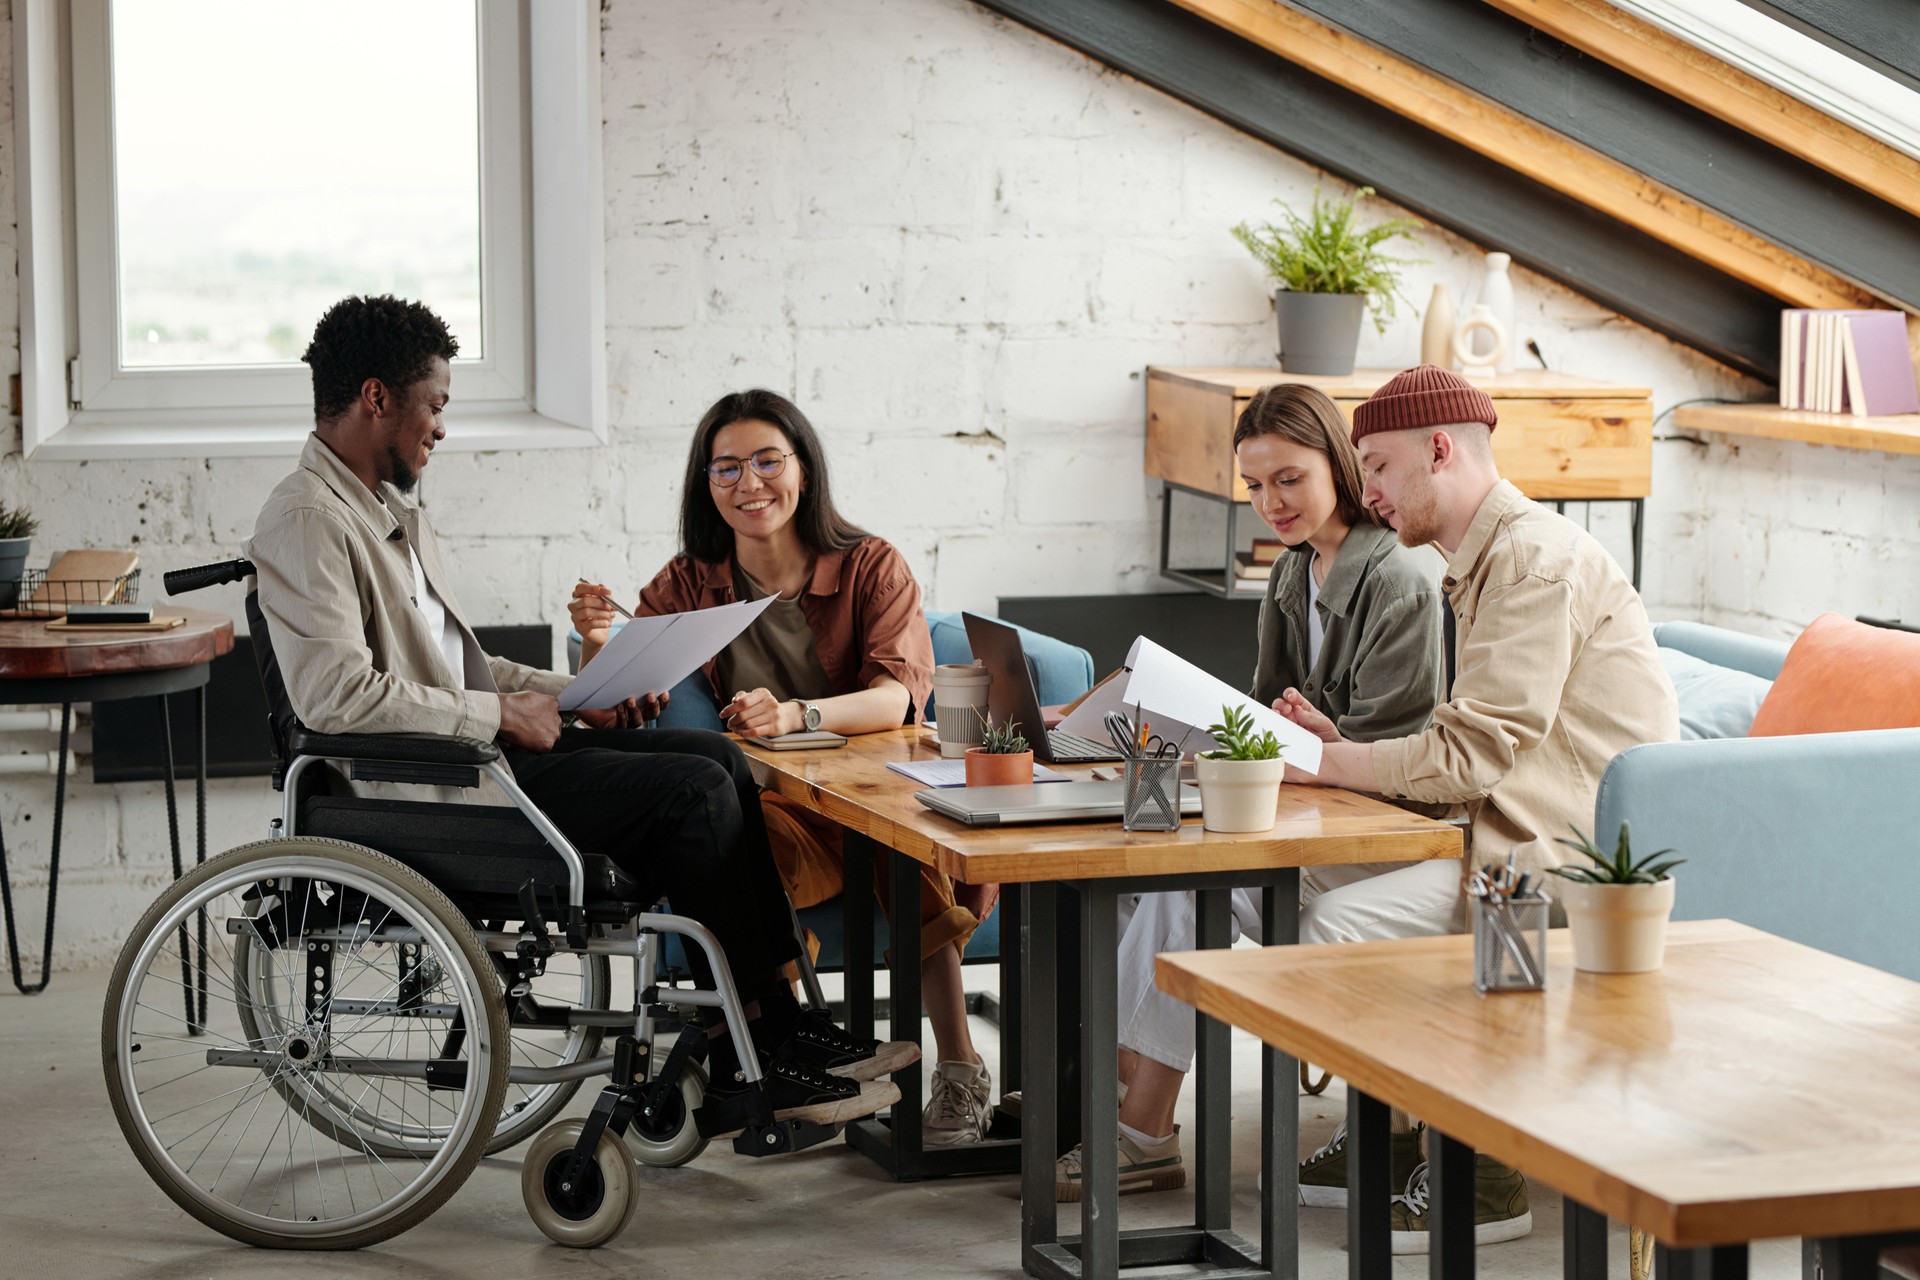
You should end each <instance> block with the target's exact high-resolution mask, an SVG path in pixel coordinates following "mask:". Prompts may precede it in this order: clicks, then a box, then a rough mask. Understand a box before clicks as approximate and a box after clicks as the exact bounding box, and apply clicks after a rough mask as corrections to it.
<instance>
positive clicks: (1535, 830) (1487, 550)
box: [1281, 365, 1680, 1253]
mask: <svg viewBox="0 0 1920 1280" xmlns="http://www.w3.org/2000/svg"><path fill="white" fill-rule="evenodd" d="M1498 423H1499V416H1498V415H1497V414H1496V413H1495V412H1494V409H1493V400H1492V399H1491V398H1490V397H1489V396H1488V395H1487V393H1486V392H1484V391H1482V390H1480V389H1479V388H1478V387H1475V386H1474V385H1473V384H1472V383H1470V382H1467V381H1466V380H1465V379H1463V378H1460V377H1457V376H1455V375H1454V374H1451V373H1449V372H1447V371H1446V370H1444V369H1440V368H1438V367H1436V366H1434V365H1421V366H1420V367H1418V368H1416V369H1409V370H1407V371H1406V372H1404V373H1401V374H1399V375H1397V376H1396V377H1394V378H1393V379H1392V380H1391V381H1389V382H1388V383H1387V384H1386V385H1385V386H1383V387H1381V388H1380V389H1379V390H1378V391H1376V392H1374V394H1373V396H1372V397H1371V398H1370V399H1368V400H1367V401H1366V403H1364V404H1362V405H1360V406H1359V407H1358V408H1357V409H1355V410H1354V414H1353V443H1354V445H1355V447H1356V448H1357V449H1358V450H1359V452H1360V469H1361V474H1362V476H1363V477H1364V478H1365V481H1366V492H1365V497H1366V502H1367V505H1368V506H1370V507H1372V508H1373V509H1374V510H1375V511H1378V512H1379V513H1380V515H1381V516H1382V517H1384V518H1385V519H1386V521H1387V523H1388V524H1389V525H1391V526H1392V527H1393V530H1394V532H1395V533H1397V534H1398V535H1399V536H1400V541H1401V542H1403V543H1405V544H1406V545H1408V546H1414V547H1417V546H1421V545H1424V544H1426V543H1432V544H1433V545H1434V546H1436V547H1437V548H1439V550H1440V551H1441V553H1442V554H1444V555H1445V556H1446V557H1447V568H1446V577H1445V578H1444V579H1443V580H1442V583H1441V586H1442V587H1443V589H1444V590H1445V591H1446V594H1447V600H1448V604H1449V606H1450V607H1451V609H1452V612H1453V617H1454V621H1455V624H1456V635H1455V643H1454V658H1455V667H1454V677H1453V685H1452V689H1451V692H1450V693H1449V696H1448V701H1446V702H1444V703H1442V704H1441V705H1440V706H1439V707H1437V708H1435V709H1434V713H1433V720H1432V723H1431V724H1430V725H1429V727H1428V728H1427V729H1426V730H1425V731H1423V732H1421V733H1417V734H1414V735H1412V736H1410V737H1405V738H1391V739H1387V740H1385V741H1381V742H1374V743H1355V742H1347V741H1345V740H1343V739H1342V738H1341V737H1340V735H1339V732H1338V731H1337V730H1336V729H1335V728H1334V726H1333V723H1332V722H1331V721H1329V720H1328V719H1327V718H1326V717H1325V716H1323V715H1322V714H1320V712H1319V711H1318V710H1316V709H1315V708H1314V707H1313V705H1312V704H1311V703H1309V702H1308V701H1307V700H1306V699H1305V698H1304V697H1302V696H1301V695H1300V693H1299V692H1298V691H1297V690H1294V689H1289V690H1287V691H1286V694H1285V695H1284V702H1283V703H1282V705H1281V710H1282V711H1284V712H1285V713H1286V714H1287V715H1288V716H1289V717H1290V718H1291V719H1293V720H1294V721H1296V722H1297V723H1299V724H1300V725H1302V726H1304V727H1305V728H1307V729H1309V730H1310V731H1312V732H1313V733H1315V734H1316V735H1318V736H1319V737H1320V738H1321V739H1322V740H1323V741H1325V742H1326V743H1327V746H1326V749H1325V753H1324V755H1323V756H1322V758H1321V765H1320V772H1319V775H1318V776H1317V778H1315V779H1312V780H1313V781H1318V782H1321V783H1324V784H1326V785H1328V786H1336V787H1345V788H1348V789H1349V790H1354V791H1370V792H1375V793H1378V794H1380V795H1386V796H1394V797H1399V798H1402V799H1407V800H1417V801H1426V802H1452V803H1460V804H1464V805H1466V807H1467V814H1468V817H1469V819H1470V822H1471V825H1470V827H1469V829H1468V833H1467V836H1468V839H1467V866H1469V867H1471V866H1474V865H1478V864H1482V863H1486V862H1494V861H1498V862H1505V861H1506V860H1507V859H1508V858H1509V857H1512V858H1513V859H1514V861H1515V862H1516V864H1517V865H1518V866H1519V868H1520V869H1521V870H1522V871H1529V872H1532V873H1534V874H1535V875H1536V876H1537V875H1540V874H1542V873H1544V872H1545V871H1546V870H1547V868H1549V867H1553V866H1557V865H1559V864H1560V863H1561V862H1563V861H1566V859H1567V857H1568V856H1570V855H1568V853H1567V851H1566V850H1565V849H1564V848H1563V847H1561V846H1559V845H1557V844H1555V840H1556V839H1557V838H1558V837H1560V836H1564V835H1567V834H1569V832H1570V829H1571V828H1572V827H1574V826H1579V827H1580V828H1582V829H1585V828H1586V827H1587V826H1588V825H1589V824H1590V823H1591V822H1592V821H1593V805H1594V794H1595V791H1596V790H1597V789H1598V787H1599V784H1600V775H1601V773H1603V772H1604V771H1605V770H1606V767H1607V763H1608V762H1609V761H1611V760H1612V759H1613V757H1614V756H1616V755H1618V754H1619V753H1620V752H1622V751H1624V750H1626V749H1627V748H1628V747H1631V746H1636V745H1638V744H1639V743H1643V742H1662V741H1671V740H1673V739H1676V738H1678V737H1679V736H1680V723H1679V712H1678V708H1677V707H1676V705H1675V703H1674V695H1673V686H1672V684H1671V683H1670V682H1669V681H1668V680H1667V676H1666V673H1665V671H1664V670H1663V669H1662V668H1661V666H1660V659H1659V656H1658V654H1657V653H1656V651H1655V648H1654V642H1653V628H1652V626H1651V625H1650V624H1649V622H1648V620H1647V613H1646V609H1645V608H1644V607H1642V605H1641V603H1640V596H1639V593H1637V592H1636V591H1635V590H1634V589H1633V585H1632V583H1630V582H1629V581H1628V580H1627V576H1626V575H1625V574H1624V573H1622V572H1621V570H1620V566H1619V565H1618V564H1616V563H1615V562H1614V560H1613V557H1612V556H1610V555H1608V554H1607V552H1606V550H1605V549H1604V548H1602V547H1601V545H1600V544H1599V543H1598V542H1597V541H1595V540H1594V538H1593V537H1592V535H1590V534H1589V533H1587V531H1586V530H1584V529H1582V528H1581V527H1580V526H1579V525H1577V524H1574V523H1573V522H1572V521H1571V520H1568V519H1566V518H1565V517H1564V516H1561V515H1558V514H1556V513H1555V512H1552V511H1549V510H1547V509H1546V508H1545V507H1542V506H1540V505H1539V504H1537V503H1535V502H1533V501H1531V500H1530V499H1528V498H1527V497H1526V496H1524V495H1523V494H1522V493H1521V492H1520V491H1519V490H1518V489H1516V488H1515V487H1514V486H1513V485H1512V484H1510V483H1509V482H1507V481H1505V480H1502V479H1501V478H1500V472H1499V469H1498V467H1496V466H1495V464H1494V458H1493V446H1492V433H1493V430H1494V428H1495V426H1497V425H1498ZM1288 772H1289V774H1292V773H1293V770H1289V771H1288ZM1289 780H1290V781H1291V780H1293V779H1292V778H1290V779H1289ZM1301 780H1306V779H1305V778H1304V776H1303V777H1302V779H1301ZM1595 834H1596V836H1599V837H1600V838H1603V839H1604V838H1606V837H1605V835H1604V833H1595ZM1356 870H1358V869H1356ZM1405 875H1406V873H1405V872H1404V871H1396V870H1391V869H1390V870H1387V871H1385V872H1384V873H1382V874H1380V875H1378V876H1377V877H1376V878H1375V879H1374V882H1373V884H1372V885H1370V886H1367V889H1363V890H1361V892H1362V894H1363V895H1364V896H1367V897H1369V898H1371V897H1373V896H1375V895H1376V894H1377V896H1378V898H1379V899H1380V900H1381V901H1383V902H1391V901H1392V900H1393V899H1395V898H1396V897H1404V896H1405V895H1404V894H1397V893H1396V892H1395V881H1396V880H1397V879H1404V878H1405ZM1408 887H1409V888H1412V887H1413V886H1412V885H1411V883H1409V886H1408ZM1356 889H1360V884H1359V883H1356V884H1354V885H1352V886H1349V887H1348V888H1346V889H1345V890H1343V891H1342V892H1343V893H1346V894H1352V893H1353V892H1354V891H1355V890H1356ZM1369 891H1371V892H1369ZM1423 892H1424V890H1423ZM1451 896H1452V897H1453V898H1454V899H1455V902H1456V905H1457V903H1458V900H1459V895H1458V893H1457V891H1453V892H1452V893H1451ZM1421 905H1424V906H1426V907H1428V908H1429V909H1431V908H1432V907H1433V906H1434V905H1436V904H1421ZM1406 907H1407V904H1406V903H1404V902H1402V903H1397V904H1396V905H1395V907H1394V909H1395V910H1396V911H1397V912H1398V913H1400V914H1404V913H1405V910H1406ZM1456 927H1458V925H1457V918H1456ZM1425 1175H1426V1167H1425V1166H1424V1165H1422V1166H1420V1167H1419V1168H1418V1169H1417V1170H1416V1171H1415V1173H1414V1175H1413V1178H1412V1179H1411V1180H1410V1181H1409V1182H1408V1184H1407V1187H1406V1190H1405V1191H1404V1192H1403V1193H1402V1194H1400V1195H1398V1196H1396V1197H1395V1199H1394V1205H1393V1218H1394V1224H1393V1225H1394V1251H1395V1252H1396V1253H1403V1252H1405V1253H1424V1252H1425V1251H1426V1238H1427V1235H1426V1227H1427V1223H1426V1206H1427V1196H1426V1176H1425ZM1475 1182H1476V1189H1477V1191H1478V1193H1479V1194H1477V1195H1476V1197H1475V1199H1476V1202H1477V1203H1476V1217H1477V1222H1476V1226H1475V1236H1476V1238H1477V1239H1478V1240H1479V1241H1480V1242H1482V1243H1486V1242H1489V1241H1492V1240H1505V1239H1512V1238H1513V1237H1515V1236H1517V1235H1524V1234H1525V1233H1526V1231H1527V1229H1528V1228H1529V1227H1530V1226H1531V1217H1530V1215H1528V1213H1527V1207H1526V1184H1525V1182H1524V1181H1523V1180H1522V1179H1521V1178H1520V1176H1519V1174H1518V1173H1516V1172H1514V1171H1513V1170H1511V1169H1507V1168H1505V1167H1504V1166H1500V1165H1497V1164H1495V1163H1494V1162H1493V1161H1491V1160H1488V1159H1487V1158H1486V1157H1484V1156H1482V1157H1480V1158H1479V1162H1478V1166H1477V1169H1476V1177H1475Z"/></svg>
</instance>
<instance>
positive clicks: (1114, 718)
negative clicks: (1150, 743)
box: [1104, 711, 1140, 760]
mask: <svg viewBox="0 0 1920 1280" xmlns="http://www.w3.org/2000/svg"><path fill="white" fill-rule="evenodd" d="M1104 719H1105V721H1106V725H1107V736H1108V737H1109V738H1111V739H1113V745H1114V749H1115V750H1117V751H1119V753H1120V754H1121V755H1122V756H1124V757H1126V758H1127V759H1129V760H1137V759H1139V757H1140V735H1139V733H1138V731H1136V730H1135V729H1134V727H1133V721H1132V720H1129V719H1128V718H1127V713H1126V712H1124V711H1109V712H1107V714H1106V716H1105V717H1104Z"/></svg>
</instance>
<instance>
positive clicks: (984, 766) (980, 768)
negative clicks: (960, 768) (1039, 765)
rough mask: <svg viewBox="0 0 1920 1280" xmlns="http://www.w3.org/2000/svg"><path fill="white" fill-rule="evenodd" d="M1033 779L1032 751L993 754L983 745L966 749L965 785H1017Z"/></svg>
mask: <svg viewBox="0 0 1920 1280" xmlns="http://www.w3.org/2000/svg"><path fill="white" fill-rule="evenodd" d="M1032 781H1033V752H1031V751H1017V752H1012V753H1005V752H1003V753H1001V754H998V755H996V754H994V753H992V752H989V751H988V750H987V749H986V748H985V747H969V748H968V749H967V785H968V786H970V787H1018V786H1022V785H1025V784H1027V783H1030V782H1032Z"/></svg>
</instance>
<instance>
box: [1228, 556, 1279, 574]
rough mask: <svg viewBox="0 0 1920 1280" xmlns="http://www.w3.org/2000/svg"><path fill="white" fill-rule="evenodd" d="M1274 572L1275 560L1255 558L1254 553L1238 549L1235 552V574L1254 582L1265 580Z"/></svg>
mask: <svg viewBox="0 0 1920 1280" xmlns="http://www.w3.org/2000/svg"><path fill="white" fill-rule="evenodd" d="M1272 574H1273V561H1271V560H1255V559H1254V558H1253V555H1252V553H1250V552H1246V551H1236V552H1234V553H1233V576H1234V577H1236V578H1244V579H1247V580H1249V581H1253V582H1265V581H1266V580H1267V579H1268V578H1269V577H1271V576H1272Z"/></svg>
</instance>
